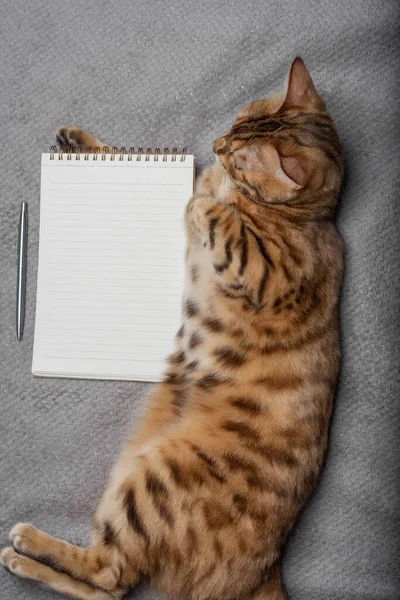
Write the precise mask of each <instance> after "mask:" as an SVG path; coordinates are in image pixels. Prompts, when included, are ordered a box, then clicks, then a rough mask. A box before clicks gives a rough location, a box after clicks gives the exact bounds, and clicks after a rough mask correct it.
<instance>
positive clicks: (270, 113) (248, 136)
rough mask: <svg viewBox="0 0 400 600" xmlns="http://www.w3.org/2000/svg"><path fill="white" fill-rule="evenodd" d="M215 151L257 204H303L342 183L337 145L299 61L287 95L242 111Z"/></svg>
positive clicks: (340, 159)
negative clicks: (317, 194) (316, 194)
mask: <svg viewBox="0 0 400 600" xmlns="http://www.w3.org/2000/svg"><path fill="white" fill-rule="evenodd" d="M214 152H215V153H216V155H217V157H218V160H219V162H220V163H221V165H222V166H223V167H224V169H225V170H226V171H227V172H228V173H229V175H230V177H231V179H232V180H233V181H234V182H235V184H236V185H238V186H239V188H241V189H242V190H243V191H245V192H246V195H248V196H250V197H252V198H253V199H255V200H257V201H258V202H264V203H265V202H267V203H271V202H274V203H279V202H284V203H293V204H301V202H302V200H304V201H307V200H306V199H309V198H310V197H311V196H315V193H316V192H319V191H323V192H337V191H338V190H339V187H340V183H341V179H342V146H341V143H340V141H339V138H338V135H337V133H336V130H335V128H334V125H333V122H332V120H331V118H330V116H329V115H328V114H327V112H326V108H325V102H324V101H323V99H322V98H321V96H320V95H319V94H318V93H317V91H316V89H315V87H314V84H313V81H312V79H311V77H310V74H309V73H308V71H307V69H306V67H305V65H304V63H303V61H302V60H301V58H296V59H295V60H294V61H293V63H292V65H291V68H290V72H289V78H288V84H287V89H286V92H285V93H283V94H278V95H275V96H271V97H268V98H266V99H264V100H257V101H256V102H253V103H252V104H249V105H248V106H246V107H244V108H243V109H242V110H241V111H240V113H239V115H238V117H237V119H236V121H235V123H234V125H233V127H232V129H231V130H230V131H229V132H228V133H227V134H226V135H224V136H223V137H220V138H218V139H217V140H216V141H215V142H214Z"/></svg>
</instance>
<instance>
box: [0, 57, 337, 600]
mask: <svg viewBox="0 0 400 600" xmlns="http://www.w3.org/2000/svg"><path fill="white" fill-rule="evenodd" d="M57 137H58V141H59V143H60V144H61V145H65V146H72V147H73V148H77V147H80V148H83V149H85V150H87V149H88V148H89V147H93V146H97V147H98V148H99V149H102V150H103V149H105V144H103V143H102V142H101V141H100V140H98V139H96V138H93V137H92V136H91V135H90V134H88V133H86V132H83V131H81V130H80V129H77V128H74V127H62V128H60V129H59V131H58V134H57ZM213 150H214V152H215V154H216V158H217V160H216V162H215V164H213V165H212V166H211V167H210V168H208V169H207V170H205V171H204V173H203V174H202V175H201V176H200V177H199V180H198V182H197V185H196V190H195V193H194V195H193V196H192V198H191V199H190V200H189V202H188V205H187V207H186V210H185V222H186V227H187V235H188V243H187V254H186V272H187V273H186V283H185V294H184V300H183V309H182V312H183V324H182V327H181V328H180V330H179V331H178V333H177V336H176V351H175V352H174V353H173V354H172V355H171V356H170V357H169V358H168V365H167V367H166V370H165V377H164V379H163V381H162V382H161V383H160V384H158V385H157V386H156V387H155V388H154V391H153V392H152V393H151V395H150V397H149V400H148V404H147V408H146V409H145V413H144V416H143V418H142V420H141V422H140V424H139V426H138V428H137V431H136V432H135V433H134V435H133V436H132V438H131V439H130V440H129V441H128V442H127V443H126V445H125V447H124V450H123V451H122V454H121V456H120V458H119V460H118V461H117V463H116V465H115V467H114V469H113V471H112V473H111V476H110V480H109V483H108V485H107V487H106V489H105V492H104V494H103V496H102V498H101V500H100V503H99V506H98V509H97V511H96V513H95V517H94V520H93V539H92V544H91V546H90V548H89V549H86V548H79V547H76V546H72V545H71V544H69V543H67V542H64V541H61V540H59V539H56V538H53V537H50V536H49V535H47V534H46V533H44V532H42V531H40V530H39V529H36V528H35V527H34V526H33V525H30V524H17V525H15V526H14V527H13V528H12V529H11V532H10V540H11V541H12V547H10V548H5V549H4V550H3V551H2V553H1V563H2V564H3V566H4V567H5V568H6V569H8V570H9V571H10V572H12V573H14V574H16V575H18V576H20V577H24V578H28V579H33V580H35V581H38V582H42V583H44V584H46V585H48V586H50V587H51V588H52V589H54V590H57V591H58V592H61V593H64V594H66V595H69V596H71V597H73V598H78V599H81V600H89V599H90V600H112V599H115V600H118V599H120V598H122V596H124V594H125V593H126V592H127V591H128V589H129V588H130V587H131V586H135V585H136V584H138V583H139V582H140V581H141V580H144V579H145V580H148V581H149V582H150V584H151V585H152V586H153V587H154V588H155V589H157V590H159V591H161V592H162V593H164V594H166V595H167V596H168V597H169V598H173V599H180V600H283V599H285V598H287V595H286V592H285V589H284V585H283V582H282V576H281V569H280V553H281V549H282V546H283V543H284V541H285V539H286V538H287V535H288V533H289V532H290V530H291V529H292V527H293V524H294V522H295V520H296V518H297V517H298V515H299V512H300V510H301V508H302V507H303V505H304V503H305V501H306V499H307V498H308V497H309V496H310V493H311V491H312V489H313V487H314V485H315V483H316V480H317V477H318V474H319V472H320V470H321V467H322V464H323V460H324V456H325V451H326V447H327V437H328V426H329V421H330V415H331V409H332V401H333V396H334V391H335V386H336V380H337V375H338V369H339V363H340V347H339V323H338V299H339V292H340V287H341V280H342V270H343V247H342V241H341V238H340V236H339V234H338V232H337V230H336V228H335V226H334V224H333V221H332V217H333V214H334V211H335V207H336V204H337V200H338V193H339V188H340V185H341V181H342V147H341V143H340V141H339V138H338V135H337V133H336V130H335V128H334V125H333V122H332V119H331V117H330V116H329V115H328V113H327V112H326V107H325V103H324V101H323V99H322V98H321V96H320V95H319V94H318V93H317V91H316V89H315V87H314V84H313V82H312V79H311V77H310V75H309V73H308V71H307V69H306V67H305V65H304V63H303V61H302V60H301V59H300V58H296V59H295V60H294V62H293V63H292V65H291V68H290V72H289V77H288V84H287V89H286V92H285V93H283V94H278V95H274V96H272V97H268V98H267V99H263V100H258V101H256V102H253V103H252V104H250V105H248V106H246V107H244V108H243V109H242V110H241V111H240V113H239V116H238V118H237V119H236V121H235V123H234V125H233V127H232V129H231V130H230V131H229V132H228V133H227V134H226V135H224V136H222V137H220V138H219V139H217V140H216V141H215V142H214V147H213Z"/></svg>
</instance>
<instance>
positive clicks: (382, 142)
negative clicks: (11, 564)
mask: <svg viewBox="0 0 400 600" xmlns="http://www.w3.org/2000/svg"><path fill="white" fill-rule="evenodd" d="M396 4H397V3H396V2H394V1H393V2H392V1H384V2H380V3H378V2H372V1H364V0H353V1H352V2H347V1H346V2H344V1H342V0H336V1H335V2H332V1H330V0H323V1H321V2H316V1H314V0H305V1H302V2H294V1H292V2H284V1H275V0H271V1H262V0H259V1H253V2H252V1H249V0H242V1H240V2H239V1H238V0H230V1H218V2H211V1H205V2H196V1H195V0H191V1H186V2H181V1H178V0H170V1H165V2H162V1H159V2H156V1H155V0H150V1H147V2H133V1H131V2H129V1H126V0H122V1H118V2H112V1H108V0H96V1H94V0H89V1H85V2H83V1H82V0H69V1H68V2H66V1H65V0H51V1H49V0H46V1H38V2H24V1H23V0H12V1H11V0H6V1H5V0H3V1H2V2H1V3H0V29H1V35H0V123H1V138H2V139H1V151H0V152H1V170H0V211H1V212H0V219H1V220H0V241H1V260H0V282H1V288H0V303H1V306H0V309H1V310H0V328H1V338H0V351H1V356H0V358H1V363H0V377H1V382H0V395H1V397H0V401H1V412H0V427H1V430H0V444H1V451H0V467H1V475H0V478H1V480H0V543H1V545H5V544H6V540H7V532H8V529H9V528H10V526H11V525H12V524H13V523H14V522H16V521H20V520H22V521H32V522H33V523H35V524H36V525H37V526H39V527H42V528H44V529H45V530H47V531H49V532H50V533H52V534H54V535H58V536H61V537H65V538H67V539H69V540H72V541H74V542H75V543H79V544H80V543H86V542H88V540H89V532H90V521H91V515H92V512H93V509H94V507H95V505H96V501H97V499H98V497H99V495H100V493H101V490H102V487H103V485H104V482H105V479H106V476H107V473H108V471H109V468H110V466H111V464H112V463H113V461H114V459H115V457H116V455H117V453H118V450H119V448H120V446H121V443H122V441H123V439H124V438H125V437H126V435H127V434H128V432H129V430H130V427H131V424H132V422H134V421H135V420H136V419H137V418H138V415H139V414H140V411H141V409H142V405H143V399H144V396H145V393H146V392H147V390H148V388H147V386H146V385H145V384H132V383H118V382H101V381H87V382H83V381H68V380H44V379H36V380H35V379H34V378H33V377H32V376H31V374H30V368H31V359H32V344H33V331H34V311H35V290H36V273H37V254H38V228H39V219H38V216H39V175H40V172H39V165H40V152H42V151H46V150H47V149H48V147H49V145H50V143H52V142H53V132H54V131H55V129H56V128H57V127H58V126H59V125H61V124H69V123H72V124H77V125H79V126H81V127H83V128H86V129H88V130H89V131H92V132H93V133H95V135H98V136H99V137H100V138H102V139H104V140H105V141H107V142H110V143H111V144H113V143H114V144H116V145H118V146H120V145H126V146H130V145H136V146H138V145H143V146H145V147H146V146H147V145H149V146H155V145H157V146H163V145H167V146H169V147H172V146H174V145H177V146H179V147H181V146H182V145H187V146H188V147H189V149H190V151H192V152H193V153H194V154H195V155H196V158H197V161H198V165H199V166H200V167H203V166H205V165H206V164H207V163H208V162H209V161H211V160H213V157H212V152H211V145H212V141H213V139H214V138H215V137H217V136H218V135H220V134H222V133H224V132H225V131H226V130H227V128H229V127H230V125H231V123H232V121H233V119H234V117H235V115H236V113H237V111H238V109H239V107H240V106H241V105H242V104H243V103H246V102H249V101H251V100H253V99H255V98H257V97H262V96H263V95H265V94H266V93H267V92H269V91H271V90H273V89H276V88H277V87H279V86H280V85H281V84H282V82H283V81H284V78H285V77H286V73H287V69H288V67H289V64H290V62H291V60H292V59H293V57H294V56H295V55H296V54H300V55H301V56H302V57H303V58H304V60H305V62H306V64H307V66H308V68H309V70H310V71H311V73H312V76H313V78H314V82H315V84H316V87H317V89H318V90H319V91H320V93H321V94H322V95H323V96H324V97H325V98H326V100H327V104H328V108H329V110H330V111H331V112H332V114H333V116H334V119H335V122H336V124H337V127H338V130H339V133H340V135H341V138H342V140H343V143H344V146H345V151H346V172H347V175H346V180H345V185H344V188H343V194H342V202H341V208H340V211H339V215H338V226H339V229H340V231H341V233H342V235H343V237H344V239H345V243H346V277H345V283H344V288H343V294H342V309H341V312H342V338H343V339H342V345H343V352H344V362H343V368H342V373H341V379H340V386H339V391H338V395H337V403H336V410H335V414H334V420H333V426H332V438H331V443H330V450H329V455H328V461H327V467H326V470H325V472H324V474H323V476H322V479H321V484H320V487H319V488H318V491H317V492H316V493H315V495H314V497H313V499H312V501H311V502H310V503H309V505H308V507H307V508H306V510H305V512H304V514H303V516H302V518H301V520H300V522H299V524H298V526H297V527H296V530H295V532H294V535H293V536H292V539H291V540H290V543H289V545H288V548H287V551H286V553H285V561H284V565H285V568H284V574H285V580H286V584H287V588H288V591H289V592H290V597H291V598H292V599H293V600H341V599H344V600H353V599H354V600H380V599H385V600H389V599H390V600H394V599H395V598H399V597H400V591H399V590H400V586H399V575H398V563H397V556H398V552H399V536H400V522H399V489H398V483H397V482H398V476H399V468H398V463H399V454H398V443H399V420H398V413H399V407H398V403H399V396H400V394H399V391H400V390H399V387H400V386H399V376H398V360H397V359H398V348H397V344H398V339H399V336H398V334H399V291H400V290H399V277H398V274H397V268H398V263H399V235H398V226H399V198H398V185H397V187H396V183H397V184H398V181H397V182H396V174H397V173H396V167H398V156H399V141H398V139H399V138H398V133H399V132H398V131H397V130H396V119H398V116H399V115H398V111H397V113H396V106H397V102H396V89H395V68H396V65H397V63H398V60H399V52H398V42H397V41H396V40H397V38H396V36H397V35H398V24H399V22H398V13H397V8H396ZM21 200H26V201H28V203H29V224H30V230H29V271H28V288H27V315H26V329H25V335H24V338H23V341H22V342H20V343H18V342H17V341H16V338H15V324H14V322H15V314H14V296H15V279H16V265H15V245H16V229H15V228H16V224H17V218H18V213H19V205H20V201H21ZM54 597H56V594H55V593H53V592H51V591H48V590H45V589H42V588H39V587H38V586H36V585H34V584H31V583H29V582H24V581H20V580H18V579H16V578H13V577H11V576H10V575H9V574H7V573H6V572H3V571H2V572H0V598H1V599H4V600H5V599H10V598H12V599H14V598H15V599H17V600H33V599H37V600H42V599H43V600H46V599H50V598H54ZM132 598H143V599H146V600H150V599H152V600H154V599H155V598H156V595H154V593H151V592H149V591H148V590H146V589H145V588H141V589H140V590H138V591H137V592H136V593H135V594H133V596H132ZM216 600H220V599H216Z"/></svg>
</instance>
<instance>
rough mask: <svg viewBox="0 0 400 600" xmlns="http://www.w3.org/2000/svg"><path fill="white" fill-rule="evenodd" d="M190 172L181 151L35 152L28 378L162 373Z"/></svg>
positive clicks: (169, 344) (173, 319)
mask: <svg viewBox="0 0 400 600" xmlns="http://www.w3.org/2000/svg"><path fill="white" fill-rule="evenodd" d="M193 176H194V160H193V156H191V155H186V154H184V153H182V154H178V153H176V152H174V153H172V154H169V153H167V152H164V153H163V154H158V153H155V154H152V153H150V152H147V153H145V154H141V153H137V154H134V153H133V152H131V151H130V152H123V151H121V152H118V153H115V152H114V153H113V154H105V153H94V154H88V153H86V154H85V153H81V154H79V153H78V154H75V153H61V152H60V153H58V152H54V151H53V152H51V153H49V154H43V155H42V166H41V195H40V236H39V265H38V281H37V303H36V319H35V338H34V349H33V362H32V373H33V374H34V375H35V376H44V377H73V378H85V379H86V378H88V379H121V380H137V381H158V380H159V379H160V378H161V376H162V372H163V368H164V362H165V358H166V356H167V355H168V353H169V352H171V350H172V349H173V342H174V336H175V334H176V332H177V330H178V329H179V326H180V321H181V301H182V293H183V272H184V269H183V263H184V252H185V231H184V223H183V213H184V207H185V205H186V203H187V201H188V199H189V197H190V196H191V194H192V193H193Z"/></svg>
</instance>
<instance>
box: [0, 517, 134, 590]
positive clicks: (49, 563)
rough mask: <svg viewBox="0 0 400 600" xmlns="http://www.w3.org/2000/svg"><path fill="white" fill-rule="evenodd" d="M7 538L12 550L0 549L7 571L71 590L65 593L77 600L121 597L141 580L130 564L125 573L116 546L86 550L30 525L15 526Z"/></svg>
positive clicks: (94, 547)
mask: <svg viewBox="0 0 400 600" xmlns="http://www.w3.org/2000/svg"><path fill="white" fill-rule="evenodd" d="M9 538H10V540H11V542H12V544H13V548H6V549H5V550H3V551H2V553H1V558H0V560H1V563H2V564H3V566H4V567H5V568H6V569H8V570H9V571H11V572H12V573H14V574H16V575H19V576H21V577H25V578H28V579H34V580H35V581H41V582H42V583H45V584H47V585H49V586H50V587H53V588H54V589H57V590H58V591H64V590H65V589H67V590H68V589H70V591H68V592H66V591H64V593H70V594H71V593H72V592H76V595H75V596H74V597H76V598H84V599H86V598H93V599H94V600H97V598H99V599H100V598H101V599H103V598H104V599H105V598H121V597H122V595H123V594H124V592H125V591H126V588H127V587H128V585H135V584H137V583H138V582H139V580H140V575H139V572H138V571H135V569H134V567H133V566H132V564H130V565H129V569H128V570H127V568H126V557H125V556H124V555H123V553H122V552H121V551H120V550H119V549H118V548H117V547H116V546H112V547H111V548H109V547H107V546H106V545H104V544H98V545H97V546H93V547H92V548H89V549H86V548H80V547H78V546H73V545H72V544H69V543H68V542H65V541H64V540H60V539H57V538H55V537H52V536H50V535H48V534H47V533H44V532H43V531H41V530H40V529H37V528H36V527H34V526H33V525H30V524H29V523H18V524H17V525H15V526H14V527H13V528H12V529H11V531H10V535H9ZM16 552H17V553H18V554H17V555H16ZM19 555H20V558H19V559H18V556H19ZM25 559H26V560H25ZM127 579H129V581H127ZM82 582H84V585H86V587H87V589H86V588H85V587H84V585H83V584H82ZM121 582H123V583H121ZM57 586H58V587H57ZM91 586H95V587H100V588H102V589H103V590H104V591H105V592H108V595H105V594H104V593H103V595H102V596H101V595H99V596H96V595H94V592H92V591H91ZM78 592H79V593H81V595H79V593H78ZM85 594H86V595H85ZM90 594H92V595H90Z"/></svg>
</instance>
